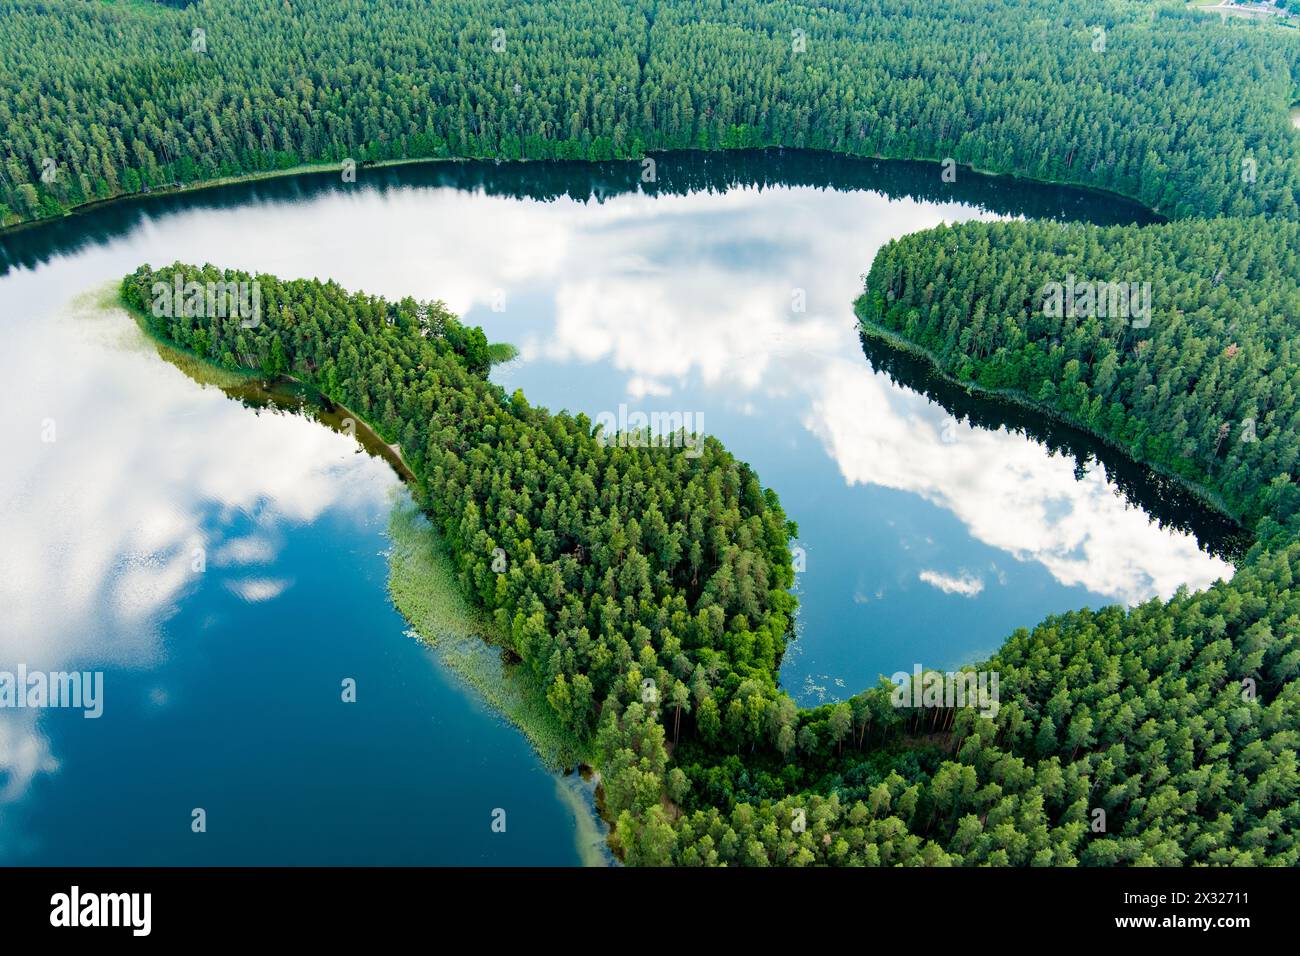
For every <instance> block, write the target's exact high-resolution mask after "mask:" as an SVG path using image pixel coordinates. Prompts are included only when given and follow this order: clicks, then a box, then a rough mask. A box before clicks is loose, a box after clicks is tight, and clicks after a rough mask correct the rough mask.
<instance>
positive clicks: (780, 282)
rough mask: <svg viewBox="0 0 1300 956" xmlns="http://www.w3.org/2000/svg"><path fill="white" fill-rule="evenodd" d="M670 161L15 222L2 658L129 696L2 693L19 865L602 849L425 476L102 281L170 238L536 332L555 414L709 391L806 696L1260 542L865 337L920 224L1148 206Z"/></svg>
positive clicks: (305, 180)
mask: <svg viewBox="0 0 1300 956" xmlns="http://www.w3.org/2000/svg"><path fill="white" fill-rule="evenodd" d="M640 172H641V167H640V165H639V164H606V165H594V166H592V165H567V164H557V165H531V164H529V165H522V166H509V165H504V166H494V165H492V164H456V165H447V166H439V167H411V168H405V169H401V170H395V169H384V170H376V169H371V170H362V171H361V173H360V175H359V177H358V178H359V181H358V182H357V183H356V184H353V185H345V184H342V183H340V182H339V181H338V179H337V176H335V175H332V174H324V175H311V176H302V177H296V178H294V179H291V180H284V181H270V182H265V183H258V184H247V185H243V186H237V187H232V188H228V189H222V190H215V191H209V192H202V193H196V194H191V195H188V196H180V197H167V198H163V197H159V198H155V199H151V200H146V201H143V202H139V203H131V204H118V205H114V206H109V207H105V208H103V209H101V210H98V211H95V212H93V213H89V214H86V215H82V216H76V217H71V218H69V219H67V220H64V221H61V222H59V223H57V224H53V225H50V226H47V227H43V228H39V229H34V230H28V231H24V232H20V233H17V234H13V235H11V236H9V237H7V238H5V239H3V240H0V270H3V273H0V330H2V331H3V336H4V343H5V348H4V349H3V350H0V381H4V383H5V400H6V405H7V414H8V418H9V421H10V424H11V435H10V440H9V443H8V447H7V449H6V456H7V463H6V465H5V468H4V469H3V471H0V503H3V521H4V534H3V535H2V536H0V606H2V607H3V613H2V614H0V669H16V667H17V665H18V664H20V663H23V664H26V665H27V667H28V668H30V669H46V670H54V669H72V668H77V669H100V670H103V671H104V672H105V684H106V686H105V708H104V716H103V717H102V718H100V719H98V720H85V719H83V718H82V717H81V716H80V713H79V712H70V711H50V710H46V711H42V712H40V713H39V714H37V713H35V712H32V711H16V710H7V711H0V862H3V863H280V862H285V863H428V862H446V863H462V862H463V863H554V864H567V863H577V862H579V860H580V853H579V849H578V846H577V843H578V838H577V833H578V831H579V827H578V814H581V813H583V812H584V811H583V810H582V808H581V799H580V798H575V792H576V791H575V787H574V784H573V783H572V778H567V779H566V778H561V777H557V776H556V775H554V774H552V773H550V772H548V771H547V770H546V769H545V768H544V767H543V766H542V765H541V764H540V762H539V761H538V759H537V758H536V757H535V755H534V754H533V753H532V752H531V750H530V749H529V747H528V745H527V743H526V742H525V740H524V739H523V737H522V736H521V735H520V734H519V733H518V732H517V731H515V730H514V729H513V728H511V727H510V726H508V725H507V724H505V723H504V722H503V721H502V720H501V719H499V718H498V717H496V716H495V715H494V714H493V713H492V712H490V711H489V710H488V709H487V707H486V706H485V705H483V704H482V703H481V701H479V700H478V699H477V698H476V697H475V695H474V694H473V693H472V692H470V691H468V690H467V689H465V688H464V686H463V685H462V684H461V683H460V682H459V680H458V679H457V678H456V676H455V675H454V674H452V673H450V672H449V671H448V670H447V669H446V668H445V667H444V666H443V665H442V664H441V663H440V662H439V660H438V658H437V656H436V655H435V654H433V653H431V652H429V651H427V650H426V649H424V648H423V647H422V646H421V645H419V644H418V643H417V642H415V641H413V640H412V639H411V638H410V637H409V636H407V635H406V633H405V626H404V623H403V621H402V619H401V617H400V616H399V615H398V614H397V613H396V612H395V611H394V610H393V609H392V607H391V605H390V604H389V602H388V600H387V596H386V593H385V587H384V585H385V576H386V560H385V550H386V547H387V542H386V538H385V536H384V529H385V527H386V523H387V516H388V514H389V510H390V508H391V507H392V506H393V502H394V500H395V496H398V495H400V494H401V490H400V482H399V480H398V479H397V477H396V476H395V475H394V473H393V472H392V470H391V469H390V468H389V466H388V465H386V464H385V463H384V462H382V461H379V460H377V459H374V458H371V457H369V456H368V455H366V454H364V453H361V452H360V451H359V449H358V447H357V445H356V444H355V443H354V442H353V441H352V440H351V439H349V438H347V437H346V436H343V435H340V434H336V433H334V432H332V431H330V430H328V429H326V428H323V427H321V426H320V425H319V424H316V423H313V422H311V421H309V420H307V419H306V418H303V417H299V416H296V415H291V414H283V413H276V412H274V411H270V410H262V411H260V412H259V411H258V410H256V409H252V408H248V407H245V406H243V405H241V404H239V403H237V402H234V401H232V400H230V399H229V398H227V397H226V396H225V395H224V394H223V393H222V392H221V391H220V390H219V389H216V388H212V387H203V386H201V385H199V384H197V383H196V382H194V381H192V380H191V379H190V378H188V377H187V376H186V375H185V374H183V373H182V372H181V371H180V370H178V369H177V368H175V367H173V366H172V365H169V364H168V363H166V362H164V361H163V360H162V359H160V358H159V356H158V355H157V353H156V351H155V350H154V349H153V348H152V347H151V346H150V345H149V344H148V343H147V342H145V341H144V340H143V338H142V336H141V335H140V333H139V332H138V331H137V330H136V328H135V327H134V325H133V324H132V323H131V321H130V320H129V319H127V318H126V317H125V316H124V315H123V314H122V313H121V312H120V311H116V310H113V309H105V308H103V307H101V306H99V305H97V301H98V299H101V298H102V292H103V289H104V288H105V284H106V283H109V282H112V281H114V280H116V279H119V278H120V277H121V276H122V275H123V274H124V273H126V272H129V271H131V270H133V269H134V268H135V267H136V266H137V265H139V264H140V263H142V262H150V263H153V264H154V265H161V264H164V263H170V262H172V261H176V260H180V261H186V262H199V263H202V262H213V263H215V264H218V265H221V266H233V267H239V268H243V269H249V270H257V271H265V272H271V273H275V274H278V275H280V276H283V277H294V276H316V277H320V278H332V279H335V280H337V281H338V282H340V283H342V284H343V285H344V286H345V287H349V288H360V289H365V290H366V291H368V292H371V293H376V294H381V295H386V296H403V295H408V294H409V295H415V296H417V297H421V298H442V299H444V300H445V301H446V302H447V303H448V305H449V306H450V307H451V308H452V309H453V310H454V311H456V312H458V313H460V314H462V315H463V316H464V317H465V319H466V320H467V321H469V322H471V323H475V324H481V325H483V326H484V328H485V329H486V330H487V332H488V335H489V338H491V339H493V340H505V341H510V342H513V343H515V344H516V345H518V346H519V347H520V349H521V356H520V358H519V359H518V360H516V361H514V362H512V363H510V364H509V365H506V366H502V367H499V368H498V369H496V370H495V372H494V378H495V379H496V380H497V381H499V382H500V383H501V384H502V385H504V386H505V387H507V388H508V389H514V388H522V389H523V390H524V392H525V394H526V395H527V396H528V397H529V399H530V401H532V402H533V403H535V404H541V405H546V406H549V407H551V408H553V409H559V408H568V409H570V410H571V411H575V412H577V411H583V412H586V413H587V414H588V415H591V416H593V417H594V416H595V415H597V414H599V413H601V412H605V411H607V412H611V413H613V414H618V411H619V409H620V406H626V408H627V410H628V411H629V412H634V411H644V412H647V413H649V412H656V411H657V412H674V411H680V412H690V413H692V414H693V415H695V416H697V421H698V420H700V419H699V416H702V423H703V428H704V430H705V431H707V432H709V433H711V434H714V435H717V436H718V437H719V438H721V439H722V440H723V442H724V443H726V444H727V446H728V447H729V448H731V449H732V450H733V451H734V452H735V453H736V454H737V455H738V456H739V457H741V458H742V459H745V460H747V461H749V462H750V463H752V464H753V465H754V466H755V468H756V469H757V470H758V472H759V475H760V476H761V478H762V480H763V482H764V483H765V484H766V485H769V486H771V487H773V488H775V489H776V490H777V492H778V493H779V494H780V496H781V499H782V502H783V503H784V505H785V508H786V510H787V512H788V513H789V515H790V516H791V517H792V518H793V519H794V520H796V521H797V522H798V524H799V530H800V533H799V538H798V542H797V544H798V547H799V548H801V549H802V555H803V560H804V567H805V570H803V571H802V572H801V573H800V574H799V575H798V583H797V589H798V592H799V596H800V599H801V602H802V609H801V611H800V616H799V624H798V637H797V640H796V641H795V642H794V643H793V644H792V645H791V648H790V650H789V652H788V654H787V656H786V659H785V662H784V665H783V668H782V674H781V677H782V681H783V683H784V684H785V686H786V687H787V688H788V689H789V690H790V691H791V693H793V694H794V695H795V697H796V698H797V699H799V700H800V701H801V702H803V703H817V702H819V701H823V700H830V699H836V698H840V697H844V696H847V695H848V694H850V693H852V692H854V691H856V690H858V689H860V688H861V687H863V686H865V685H866V684H869V683H874V682H875V680H876V678H877V676H878V675H879V674H881V673H885V674H889V673H892V672H894V671H896V670H910V669H911V667H912V665H913V664H914V663H920V664H923V665H925V666H933V667H949V666H954V665H957V664H961V663H964V662H968V661H972V660H976V659H978V658H980V657H982V656H984V655H987V654H988V653H990V652H991V651H993V650H994V649H995V648H996V647H997V645H998V644H999V643H1000V642H1001V640H1002V639H1003V638H1004V637H1005V636H1006V634H1007V633H1009V632H1010V631H1011V630H1012V629H1014V628H1015V627H1018V626H1024V625H1029V624H1032V623H1033V622H1035V621H1036V620H1038V619H1039V618H1041V617H1042V616H1044V615H1045V614H1048V613H1051V612H1056V611H1063V610H1067V609H1069V608H1074V607H1079V606H1083V605H1092V606H1097V605H1100V604H1105V603H1115V602H1119V603H1133V602H1136V601H1141V600H1144V599H1146V598H1149V597H1151V596H1154V595H1161V596H1167V595H1169V594H1171V593H1172V592H1173V591H1174V589H1175V588H1176V587H1177V586H1178V585H1179V584H1181V583H1188V584H1190V585H1192V586H1193V587H1202V586H1204V585H1206V584H1208V583H1210V582H1211V581H1213V580H1214V579H1216V578H1218V577H1220V576H1226V575H1229V574H1230V573H1231V566H1230V565H1229V564H1228V563H1227V562H1226V561H1225V560H1224V558H1223V557H1216V556H1215V555H1214V554H1212V553H1209V552H1208V551H1207V550H1202V548H1201V547H1199V546H1198V539H1199V541H1200V542H1201V543H1203V544H1204V545H1205V547H1206V548H1208V549H1210V551H1214V552H1217V553H1219V554H1226V553H1230V552H1231V549H1232V547H1233V546H1234V545H1233V542H1232V540H1231V533H1230V531H1231V529H1228V528H1225V527H1224V526H1223V525H1222V524H1221V523H1219V522H1216V521H1215V520H1213V518H1212V516H1209V515H1207V514H1205V513H1204V511H1203V510H1202V509H1199V508H1197V507H1196V506H1195V505H1194V503H1192V502H1189V501H1188V500H1186V499H1185V498H1184V497H1182V496H1180V495H1179V494H1178V493H1177V492H1176V490H1175V489H1172V488H1170V487H1167V486H1166V485H1165V484H1163V483H1161V482H1159V481H1157V480H1154V479H1152V478H1151V477H1150V476H1149V475H1146V474H1145V473H1144V472H1142V471H1141V470H1140V469H1137V468H1133V467H1132V466H1126V465H1124V464H1123V463H1122V462H1117V461H1111V460H1109V459H1108V458H1107V456H1106V455H1104V454H1101V455H1100V457H1099V450H1098V449H1097V448H1096V447H1094V446H1093V445H1092V444H1091V443H1089V442H1088V441H1087V440H1086V439H1084V438H1082V437H1081V436H1079V435H1077V434H1074V433H1072V432H1070V431H1069V430H1065V429H1052V428H1046V427H1045V426H1043V425H1041V424H1039V423H1035V422H1034V421H1033V420H1032V419H1031V418H1030V417H1027V416H1023V415H1019V416H1017V415H1016V414H1015V413H1012V412H1008V411H1007V410H1006V409H1001V408H998V407H996V406H990V405H987V404H981V403H977V402H972V401H971V400H970V399H969V398H968V397H966V396H965V395H964V393H961V392H960V391H959V390H954V389H945V388H944V387H942V386H941V385H939V384H937V383H934V382H932V381H930V380H929V379H928V378H927V376H926V373H925V372H924V370H923V369H919V368H917V367H915V363H908V362H907V361H905V360H902V359H900V358H898V357H897V356H894V355H891V354H889V353H888V352H886V351H883V350H880V349H879V348H878V347H875V346H872V345H870V344H869V343H868V344H867V345H866V346H865V347H864V343H862V342H861V341H860V340H859V337H858V334H857V331H856V328H855V324H854V319H853V315H852V300H853V298H854V297H855V295H856V294H857V292H858V291H859V289H860V287H861V274H862V273H863V272H865V271H866V269H867V268H868V267H869V265H870V263H871V259H872V256H873V254H874V252H875V250H876V249H877V248H879V246H880V245H881V244H882V243H884V242H886V241H888V240H889V239H891V238H893V237H896V236H900V235H903V234H905V233H908V232H912V231H915V230H917V229H923V228H927V227H929V226H933V225H936V224H938V223H940V222H945V221H947V222H955V221H960V220H964V219H971V218H986V219H987V218H997V217H1006V216H1022V215H1023V216H1038V217H1052V218H1067V219H1092V220H1095V221H1099V222H1124V221H1133V220H1135V219H1141V218H1142V217H1141V216H1140V214H1139V213H1137V212H1136V211H1135V210H1134V209H1133V208H1132V207H1129V206H1127V205H1124V204H1121V203H1118V202H1116V201H1113V200H1108V199H1106V198H1104V197H1100V196H1097V195H1091V194H1086V193H1082V192H1077V191H1069V190H1063V189H1056V188H1046V187H1034V186H1030V185H1027V184H1023V183H1018V182H1014V181H1010V180H994V179H986V178H982V177H977V176H974V175H973V174H965V173H963V174H959V180H960V181H959V182H958V183H956V184H944V183H942V181H941V180H940V177H939V170H938V168H937V167H929V166H924V165H913V164H886V163H867V162H854V161H848V160H837V159H832V158H827V157H822V156H816V155H807V154H796V155H790V154H785V155H781V154H743V155H738V156H734V157H725V158H724V157H703V156H698V155H676V156H672V155H670V156H664V157H660V158H659V160H658V164H657V172H658V174H659V181H658V182H657V183H655V184H648V185H644V186H643V185H641V184H639V182H638V178H639V174H640ZM50 437H53V440H52V441H48V440H44V439H47V438H50ZM199 548H201V549H203V551H202V553H203V554H204V555H206V569H205V570H203V571H201V572H196V571H195V570H194V569H193V568H194V559H193V556H194V554H195V549H199ZM349 677H350V678H353V679H355V681H356V682H357V687H358V694H357V702H356V703H353V704H345V703H343V702H342V701H341V699H340V684H341V681H342V680H343V679H345V678H349ZM575 805H576V806H577V809H575ZM196 807H202V808H204V809H205V810H206V812H207V832H206V833H203V834H195V833H192V832H191V827H190V823H191V811H192V809H193V808H196ZM497 808H502V809H505V810H506V812H507V819H508V825H507V832H506V833H504V834H498V833H493V832H492V830H491V827H490V823H491V815H492V812H493V810H494V809H497Z"/></svg>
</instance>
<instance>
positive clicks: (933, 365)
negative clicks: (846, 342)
mask: <svg viewBox="0 0 1300 956" xmlns="http://www.w3.org/2000/svg"><path fill="white" fill-rule="evenodd" d="M854 314H855V315H856V316H857V319H858V330H859V332H860V333H861V334H863V335H866V336H869V337H870V338H873V339H875V340H876V341H878V342H883V343H884V344H886V345H887V346H889V347H890V348H892V349H895V350H897V351H899V352H902V353H904V354H906V355H910V356H912V357H914V358H917V359H920V360H921V361H923V362H925V363H926V365H927V366H928V368H929V370H930V371H931V372H932V373H933V374H934V375H935V376H936V377H938V378H939V379H940V380H942V381H944V382H946V383H948V384H949V385H952V386H954V387H956V388H960V389H963V390H965V391H966V392H967V393H969V394H973V395H978V396H980V397H981V398H985V399H988V400H990V401H993V402H1005V403H1007V404H1009V405H1015V406H1017V407H1018V408H1022V409H1025V410H1026V411H1029V412H1032V413H1034V414H1035V415H1041V416H1043V417H1044V418H1047V419H1049V420H1052V421H1056V422H1060V423H1061V424H1063V425H1068V426H1069V427H1070V428H1074V429H1077V430H1078V431H1081V432H1083V433H1084V434H1086V435H1089V436H1091V437H1093V438H1095V439H1096V440H1097V441H1099V442H1101V443H1102V444H1104V445H1105V446H1106V447H1108V448H1110V449H1112V450H1113V451H1115V452H1117V453H1119V454H1121V455H1123V456H1124V457H1125V459H1126V460H1127V461H1129V462H1131V463H1132V464H1135V465H1138V466H1140V467H1142V468H1146V469H1149V470H1150V471H1153V472H1155V473H1156V474H1158V475H1160V476H1161V477H1162V478H1165V479H1167V480H1169V481H1171V482H1174V483H1175V484H1177V485H1178V486H1179V487H1180V488H1182V489H1183V490H1184V491H1186V492H1187V493H1188V494H1189V495H1191V496H1192V497H1193V498H1195V499H1196V500H1197V501H1198V502H1200V503H1201V504H1202V505H1204V506H1205V507H1207V508H1210V509H1212V510H1214V511H1216V512H1218V513H1219V514H1220V515H1222V516H1223V517H1225V518H1227V519H1229V520H1230V521H1232V522H1233V523H1234V524H1236V525H1237V526H1238V527H1240V528H1241V529H1242V530H1244V531H1251V528H1250V527H1249V526H1248V525H1246V524H1245V523H1244V522H1243V521H1242V519H1241V516H1240V515H1238V514H1236V513H1235V512H1234V511H1233V510H1232V509H1231V508H1229V507H1228V505H1227V503H1226V502H1225V501H1223V499H1222V498H1220V497H1219V496H1218V495H1216V494H1215V493H1214V492H1213V491H1211V490H1210V489H1208V488H1205V487H1203V486H1202V485H1200V484H1198V483H1197V482H1194V481H1192V480H1190V479H1189V478H1186V477H1184V476H1183V475H1179V474H1177V473H1176V472H1174V471H1172V470H1170V469H1169V468H1168V467H1167V466H1165V465H1162V464H1159V463H1156V462H1148V461H1143V460H1142V459H1139V458H1135V457H1134V456H1133V455H1131V454H1129V452H1128V450H1127V449H1126V448H1125V447H1124V446H1123V445H1122V444H1120V443H1119V442H1118V441H1116V440H1115V439H1114V438H1112V437H1111V436H1109V435H1104V434H1102V433H1101V432H1098V431H1096V430H1095V429H1093V428H1092V427H1091V426H1089V425H1088V424H1087V423H1085V422H1083V421H1080V420H1079V419H1077V418H1075V417H1074V416H1073V415H1070V414H1068V413H1066V412H1062V411H1060V410H1059V409H1055V408H1051V407H1050V406H1047V405H1044V404H1043V403H1041V402H1039V401H1036V400H1035V399H1033V398H1030V397H1029V396H1028V395H1026V394H1025V393H1024V392H1020V391H1017V390H1015V389H1007V388H987V387H985V386H983V385H979V384H977V383H975V382H966V381H963V380H961V379H959V378H955V377H954V376H952V375H950V374H948V372H946V371H945V370H944V369H943V368H941V367H940V365H939V362H938V360H937V359H936V358H935V356H934V354H933V353H931V352H930V351H929V350H928V349H926V348H925V347H924V346H921V345H917V344H916V343H915V342H912V341H911V340H909V339H907V338H904V337H903V336H901V335H899V334H898V333H897V332H895V331H893V330H892V329H887V328H885V327H883V326H881V325H878V324H876V323H875V322H872V321H871V320H869V319H866V318H864V317H863V316H862V315H860V314H858V313H857V309H856V308H855V309H854Z"/></svg>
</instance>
